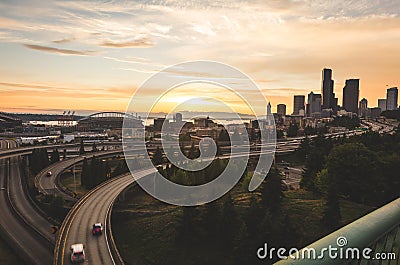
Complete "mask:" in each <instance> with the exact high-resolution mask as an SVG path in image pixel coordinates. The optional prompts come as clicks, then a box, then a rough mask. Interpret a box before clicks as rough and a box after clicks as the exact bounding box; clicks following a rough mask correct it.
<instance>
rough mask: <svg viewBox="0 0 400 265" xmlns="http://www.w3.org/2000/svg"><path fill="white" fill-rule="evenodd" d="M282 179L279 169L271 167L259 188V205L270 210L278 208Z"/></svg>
mask: <svg viewBox="0 0 400 265" xmlns="http://www.w3.org/2000/svg"><path fill="white" fill-rule="evenodd" d="M282 196H283V193H282V180H281V176H280V174H279V170H278V169H277V168H276V167H273V168H271V169H270V171H269V172H268V175H267V177H266V178H265V180H264V182H263V185H262V190H261V205H262V206H263V207H265V208H267V209H268V210H270V211H271V212H276V211H278V210H280V207H281V201H282Z"/></svg>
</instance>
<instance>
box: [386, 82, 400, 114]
mask: <svg viewBox="0 0 400 265" xmlns="http://www.w3.org/2000/svg"><path fill="white" fill-rule="evenodd" d="M398 97H399V91H398V89H397V87H392V88H389V89H388V90H387V93H386V110H396V109H397V107H398Z"/></svg>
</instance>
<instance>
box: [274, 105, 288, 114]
mask: <svg viewBox="0 0 400 265" xmlns="http://www.w3.org/2000/svg"><path fill="white" fill-rule="evenodd" d="M276 109H277V113H278V114H279V115H281V116H286V105H285V104H278V105H277V106H276Z"/></svg>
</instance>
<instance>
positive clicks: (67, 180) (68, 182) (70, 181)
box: [61, 174, 88, 197]
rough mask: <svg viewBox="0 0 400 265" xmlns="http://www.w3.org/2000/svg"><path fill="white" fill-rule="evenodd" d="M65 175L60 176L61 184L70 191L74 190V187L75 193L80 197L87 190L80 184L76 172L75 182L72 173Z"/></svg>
mask: <svg viewBox="0 0 400 265" xmlns="http://www.w3.org/2000/svg"><path fill="white" fill-rule="evenodd" d="M66 176H67V177H63V178H61V184H63V185H64V187H66V188H67V189H69V190H71V191H75V187H76V193H77V194H78V197H82V196H83V195H85V194H86V193H87V192H88V190H87V189H85V188H84V187H82V186H81V178H80V176H79V175H78V174H76V175H75V182H74V176H73V175H72V174H68V175H66Z"/></svg>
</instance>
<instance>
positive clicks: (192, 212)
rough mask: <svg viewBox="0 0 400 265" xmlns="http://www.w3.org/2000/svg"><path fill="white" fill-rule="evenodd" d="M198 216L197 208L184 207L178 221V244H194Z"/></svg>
mask: <svg viewBox="0 0 400 265" xmlns="http://www.w3.org/2000/svg"><path fill="white" fill-rule="evenodd" d="M197 214H198V213H197V207H182V215H181V216H180V218H179V219H178V223H177V226H176V227H177V237H176V239H177V241H178V243H182V244H184V245H186V244H191V243H193V242H194V239H195V238H196V236H195V230H196V225H195V220H196V217H197Z"/></svg>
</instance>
